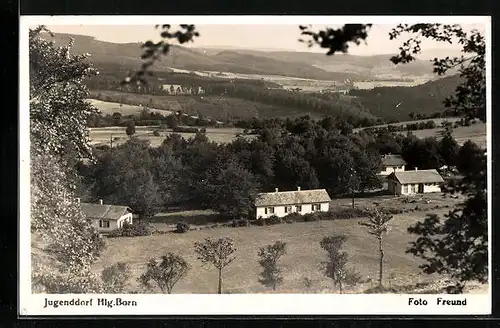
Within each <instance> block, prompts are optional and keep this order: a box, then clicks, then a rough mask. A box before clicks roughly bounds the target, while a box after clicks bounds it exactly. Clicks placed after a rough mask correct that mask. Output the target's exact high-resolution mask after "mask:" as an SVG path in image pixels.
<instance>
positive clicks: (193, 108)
mask: <svg viewBox="0 0 500 328" xmlns="http://www.w3.org/2000/svg"><path fill="white" fill-rule="evenodd" d="M99 95H100V96H99ZM90 98H100V99H109V100H110V101H111V102H118V103H119V102H123V103H129V104H132V103H133V104H135V105H138V104H148V106H151V107H152V108H157V109H161V110H167V111H178V110H181V111H183V112H184V113H187V114H191V115H196V114H197V113H198V112H200V113H201V114H202V115H203V116H205V117H210V118H212V119H215V120H224V119H225V118H226V117H227V116H228V115H229V117H236V118H252V117H279V116H288V117H293V116H302V115H307V114H309V115H311V117H320V116H319V115H318V114H315V113H307V112H303V111H299V110H295V109H292V108H284V107H278V106H272V105H265V104H261V103H258V102H253V101H249V100H243V99H237V98H221V97H216V96H202V97H201V96H155V95H144V94H135V93H124V92H118V91H108V90H103V91H92V92H91V95H90ZM98 107H99V106H98ZM110 107H111V106H110ZM106 108H108V106H103V107H101V110H102V111H103V112H106V113H107V109H106ZM115 109H116V106H115V107H113V111H114V110H115Z"/></svg>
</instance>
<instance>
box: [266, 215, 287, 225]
mask: <svg viewBox="0 0 500 328" xmlns="http://www.w3.org/2000/svg"><path fill="white" fill-rule="evenodd" d="M281 223H283V219H282V218H280V217H277V216H276V215H272V216H270V217H268V218H267V219H266V224H267V225H275V224H281Z"/></svg>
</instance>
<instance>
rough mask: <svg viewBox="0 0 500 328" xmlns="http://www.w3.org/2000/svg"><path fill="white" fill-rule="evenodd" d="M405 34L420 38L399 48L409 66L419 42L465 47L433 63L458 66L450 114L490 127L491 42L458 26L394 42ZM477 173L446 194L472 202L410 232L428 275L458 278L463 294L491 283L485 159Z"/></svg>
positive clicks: (429, 27)
mask: <svg viewBox="0 0 500 328" xmlns="http://www.w3.org/2000/svg"><path fill="white" fill-rule="evenodd" d="M402 33H412V34H414V35H415V34H416V35H417V37H416V38H412V39H410V40H408V42H405V43H404V45H403V46H402V47H401V48H400V50H401V53H400V54H399V55H397V56H394V57H393V58H392V59H391V60H392V61H393V62H394V63H406V62H410V61H412V60H413V59H414V56H413V55H414V54H418V53H419V52H420V43H421V41H420V37H425V38H431V39H434V40H437V41H441V42H449V43H452V42H453V38H455V39H458V43H459V44H461V45H462V55H461V56H460V57H447V58H445V59H437V58H436V59H434V72H435V73H437V74H439V75H443V74H445V73H446V72H447V71H449V70H450V69H451V68H454V67H459V73H460V78H461V80H460V81H461V83H460V84H459V86H458V87H457V88H456V91H455V94H454V95H453V96H451V97H449V98H447V99H446V100H445V107H446V108H447V111H449V112H452V113H453V114H455V115H460V116H463V117H464V118H465V119H466V120H471V119H475V118H479V119H480V120H481V121H483V122H486V61H485V52H486V43H485V38H484V35H482V34H481V33H480V32H479V31H477V30H474V31H472V32H470V33H466V32H464V31H463V29H462V28H461V27H460V26H459V25H442V24H415V25H411V26H409V25H399V26H398V27H397V28H396V29H394V30H393V31H392V32H391V35H390V36H391V38H397V37H398V36H400V35H401V34H402ZM476 159H478V161H477V164H475V165H474V167H475V168H477V169H475V170H472V172H468V173H466V174H464V177H463V179H462V180H461V181H460V182H459V183H458V184H456V185H455V186H452V187H451V188H449V190H448V191H447V192H451V193H454V192H460V193H462V194H465V195H466V196H467V197H468V198H467V200H466V201H465V202H464V203H462V204H460V205H458V206H457V208H456V209H454V210H452V211H450V212H449V213H448V215H446V216H445V218H446V219H445V220H439V218H438V217H437V216H436V215H430V216H428V217H427V218H426V219H425V220H424V222H419V223H417V224H415V225H413V226H412V227H410V228H409V229H408V231H409V232H410V233H414V234H417V235H419V237H418V238H417V240H416V241H415V242H413V243H412V244H411V245H410V247H409V248H408V250H407V251H408V252H410V253H412V254H414V255H417V256H419V257H421V258H423V259H424V260H426V263H425V264H424V265H422V268H423V270H424V272H426V273H429V274H432V273H436V272H437V273H448V274H450V275H451V276H452V277H453V278H455V279H456V284H455V286H452V287H453V288H452V290H451V289H450V291H454V292H461V291H463V288H464V286H465V284H466V283H467V282H468V281H472V280H476V281H479V282H486V281H487V279H488V247H487V244H488V225H487V211H486V209H487V202H486V199H487V198H486V156H484V153H483V155H482V156H481V155H479V154H478V156H477V157H476Z"/></svg>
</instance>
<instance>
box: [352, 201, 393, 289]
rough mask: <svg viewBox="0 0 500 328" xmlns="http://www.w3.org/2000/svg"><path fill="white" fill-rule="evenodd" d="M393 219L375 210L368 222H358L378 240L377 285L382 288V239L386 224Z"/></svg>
mask: <svg viewBox="0 0 500 328" xmlns="http://www.w3.org/2000/svg"><path fill="white" fill-rule="evenodd" d="M392 218H393V216H392V215H390V214H387V213H384V212H383V211H381V210H379V209H377V208H375V209H374V210H373V212H372V213H370V215H369V217H368V221H359V222H358V223H359V224H360V225H362V226H364V227H366V228H367V232H368V233H369V234H370V235H373V236H375V238H377V240H378V251H379V277H378V284H379V286H380V287H382V278H383V272H384V270H383V267H384V249H383V238H384V235H385V234H386V233H387V231H388V230H389V226H388V223H389V221H390V220H391V219H392Z"/></svg>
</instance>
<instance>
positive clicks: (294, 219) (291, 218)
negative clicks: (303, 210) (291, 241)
mask: <svg viewBox="0 0 500 328" xmlns="http://www.w3.org/2000/svg"><path fill="white" fill-rule="evenodd" d="M303 219H304V218H303V217H302V215H300V214H299V213H290V214H288V215H287V216H285V217H284V218H283V220H284V221H285V222H286V223H293V222H298V221H303ZM289 221H291V222H289Z"/></svg>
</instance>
